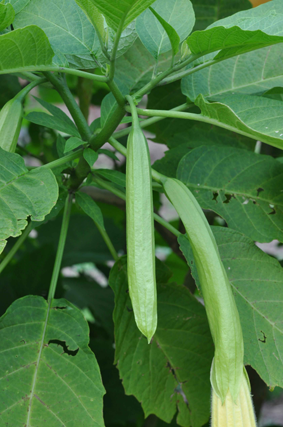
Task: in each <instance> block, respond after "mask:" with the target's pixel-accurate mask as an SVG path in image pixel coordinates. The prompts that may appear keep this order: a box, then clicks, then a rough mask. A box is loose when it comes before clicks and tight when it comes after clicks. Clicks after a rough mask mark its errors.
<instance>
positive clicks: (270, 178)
mask: <svg viewBox="0 0 283 427" xmlns="http://www.w3.org/2000/svg"><path fill="white" fill-rule="evenodd" d="M282 176H283V165H282V164H281V163H280V162H278V161H277V160H275V159H273V158H272V157H270V156H264V155H259V154H255V153H252V152H249V151H245V150H240V149H236V148H229V147H219V146H218V147H217V146H212V147H199V148H196V149H194V150H192V151H190V153H188V154H187V155H186V156H184V157H183V158H182V160H181V161H180V163H179V167H178V172H177V177H178V178H179V179H180V180H181V181H182V182H184V184H186V185H187V186H188V187H189V188H190V190H191V191H192V192H193V194H194V196H195V197H196V199H197V200H198V202H199V204H200V205H201V207H202V208H203V209H211V210H213V211H214V212H216V213H218V214H219V215H220V216H222V217H223V218H224V219H225V220H226V222H227V223H228V226H229V227H231V228H233V229H235V230H238V231H241V232H242V233H244V234H246V235H247V236H249V237H250V238H252V239H253V240H257V241H259V242H269V241H271V240H273V239H278V240H280V241H281V242H282V241H283V193H282V191H281V190H282Z"/></svg>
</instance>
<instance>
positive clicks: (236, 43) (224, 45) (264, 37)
mask: <svg viewBox="0 0 283 427" xmlns="http://www.w3.org/2000/svg"><path fill="white" fill-rule="evenodd" d="M282 42H283V36H272V35H268V34H266V33H264V32H263V31H260V30H256V31H247V30H242V29H241V28H240V27H236V26H235V27H230V28H225V27H213V28H210V29H209V30H205V31H195V32H194V33H193V34H192V35H191V36H189V37H188V39H187V43H188V45H189V48H190V50H191V52H192V53H193V54H194V55H202V56H204V55H207V54H208V53H211V52H215V51H220V52H219V53H218V54H217V55H216V56H215V57H214V59H215V60H217V59H219V60H223V59H227V58H231V57H232V56H237V55H241V54H243V53H246V52H249V51H252V50H256V49H261V48H263V47H266V46H270V45H273V44H277V43H282Z"/></svg>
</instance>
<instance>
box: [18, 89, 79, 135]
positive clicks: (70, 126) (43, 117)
mask: <svg viewBox="0 0 283 427" xmlns="http://www.w3.org/2000/svg"><path fill="white" fill-rule="evenodd" d="M34 98H35V99H36V100H37V102H39V103H40V104H41V105H42V106H43V107H44V108H46V110H47V111H48V112H49V113H50V114H46V113H42V112H36V111H32V112H31V113H29V114H28V115H27V116H26V117H25V118H26V119H27V120H28V121H29V122H31V123H36V124H37V125H40V126H45V127H47V128H50V129H57V130H59V131H61V132H64V133H67V134H69V135H73V136H75V137H78V138H80V134H79V131H78V130H77V128H76V126H75V124H74V122H73V121H72V120H71V119H70V118H69V117H68V116H67V114H65V113H64V112H63V111H62V110H61V109H60V108H58V107H55V105H52V104H50V103H49V102H46V101H44V100H43V99H40V98H37V97H36V96H34Z"/></svg>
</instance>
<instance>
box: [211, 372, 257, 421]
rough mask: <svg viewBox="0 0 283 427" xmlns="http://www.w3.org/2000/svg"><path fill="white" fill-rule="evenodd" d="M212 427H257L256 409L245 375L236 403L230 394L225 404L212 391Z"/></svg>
mask: <svg viewBox="0 0 283 427" xmlns="http://www.w3.org/2000/svg"><path fill="white" fill-rule="evenodd" d="M211 427H256V421H255V414H254V408H253V403H252V398H251V394H250V389H249V385H248V382H247V378H246V376H245V374H244V373H243V375H242V382H241V386H240V392H239V395H238V398H237V400H236V402H234V400H233V399H232V396H231V394H230V392H228V394H227V396H226V399H225V402H224V404H222V402H221V399H220V398H219V397H218V396H217V394H216V393H215V392H214V390H212V421H211Z"/></svg>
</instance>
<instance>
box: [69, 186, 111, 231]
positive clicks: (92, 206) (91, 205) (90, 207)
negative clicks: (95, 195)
mask: <svg viewBox="0 0 283 427" xmlns="http://www.w3.org/2000/svg"><path fill="white" fill-rule="evenodd" d="M76 202H77V204H78V205H79V206H80V208H81V209H82V210H83V211H84V212H85V213H86V214H87V215H88V216H89V217H90V218H91V219H93V221H94V222H95V224H97V225H98V226H99V227H100V228H102V229H103V230H105V228H104V221H103V215H102V212H101V209H100V207H99V206H98V205H97V204H96V203H95V201H94V200H92V198H91V197H90V196H89V195H88V194H85V193H82V192H77V193H76Z"/></svg>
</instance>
